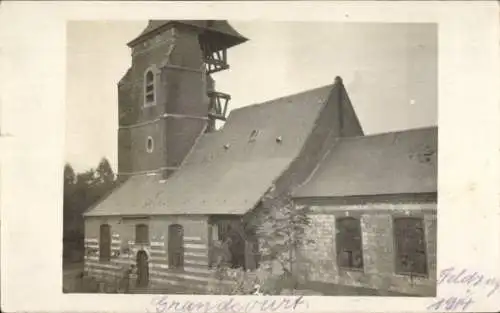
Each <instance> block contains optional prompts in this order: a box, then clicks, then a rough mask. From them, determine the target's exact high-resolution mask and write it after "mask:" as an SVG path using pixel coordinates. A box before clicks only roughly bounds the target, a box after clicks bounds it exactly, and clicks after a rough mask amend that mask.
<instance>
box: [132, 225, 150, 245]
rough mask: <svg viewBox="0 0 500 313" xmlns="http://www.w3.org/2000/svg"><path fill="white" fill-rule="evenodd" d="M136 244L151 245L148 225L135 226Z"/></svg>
mask: <svg viewBox="0 0 500 313" xmlns="http://www.w3.org/2000/svg"><path fill="white" fill-rule="evenodd" d="M135 243H136V244H149V229H148V225H145V224H139V225H136V226H135Z"/></svg>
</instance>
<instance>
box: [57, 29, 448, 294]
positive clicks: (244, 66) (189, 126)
mask: <svg viewBox="0 0 500 313" xmlns="http://www.w3.org/2000/svg"><path fill="white" fill-rule="evenodd" d="M66 36H67V37H66V58H67V59H66V70H67V74H66V75H67V83H66V130H65V158H66V159H65V162H66V165H65V167H64V199H63V216H61V218H62V219H63V255H62V257H63V260H62V266H63V269H62V273H63V277H62V280H63V286H62V287H63V292H64V293H130V294H137V293H139V294H191V295H197V294H201V295H303V296H308V295H316V296H381V297H401V296H403V297H435V296H436V284H437V283H436V276H437V274H436V263H437V261H436V260H437V194H438V187H437V186H438V184H437V181H438V177H437V176H438V175H437V172H438V171H437V169H438V158H437V156H438V151H437V150H438V125H437V124H438V123H437V120H438V119H437V112H438V110H437V108H438V39H437V38H438V28H437V24H434V23H341V22H315V21H310V22H285V21H283V22H278V21H276V22H274V21H237V20H235V21H232V20H154V19H153V20H149V21H147V20H145V21H116V20H113V21H104V20H102V21H68V22H67V31H66Z"/></svg>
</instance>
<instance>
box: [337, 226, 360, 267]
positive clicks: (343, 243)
mask: <svg viewBox="0 0 500 313" xmlns="http://www.w3.org/2000/svg"><path fill="white" fill-rule="evenodd" d="M336 226H337V236H336V244H337V259H338V265H339V267H340V268H346V269H356V270H362V269H363V243H362V239H361V222H360V220H359V219H356V218H352V217H344V218H338V219H337V220H336Z"/></svg>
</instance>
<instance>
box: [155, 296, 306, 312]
mask: <svg viewBox="0 0 500 313" xmlns="http://www.w3.org/2000/svg"><path fill="white" fill-rule="evenodd" d="M249 298H254V297H249ZM152 305H153V306H154V308H155V312H156V313H169V312H182V313H184V312H186V313H209V312H234V313H237V312H238V313H239V312H245V313H250V312H276V311H279V310H285V311H288V312H289V311H294V310H296V309H297V308H304V307H307V303H306V301H305V300H304V298H303V297H302V296H300V297H279V298H277V299H276V298H269V299H266V298H261V297H259V298H258V299H255V300H253V299H248V300H246V299H245V300H241V299H236V298H234V297H225V298H221V299H220V300H215V301H196V300H173V299H170V298H169V297H168V296H162V297H157V298H154V299H153V302H152Z"/></svg>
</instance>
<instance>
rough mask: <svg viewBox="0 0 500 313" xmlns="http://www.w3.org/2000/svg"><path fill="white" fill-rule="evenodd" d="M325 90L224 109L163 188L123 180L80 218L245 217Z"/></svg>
mask: <svg viewBox="0 0 500 313" xmlns="http://www.w3.org/2000/svg"><path fill="white" fill-rule="evenodd" d="M333 86H334V85H328V86H324V87H320V88H316V89H313V90H309V91H306V92H302V93H299V94H295V95H291V96H287V97H283V98H279V99H275V100H272V101H268V102H265V103H261V104H256V105H252V106H247V107H243V108H240V109H236V110H233V111H231V113H230V115H229V117H228V120H227V122H226V124H225V125H224V127H223V128H222V129H221V130H219V131H216V132H213V133H207V134H204V135H202V136H201V137H200V138H199V140H198V142H197V143H196V144H195V145H194V147H193V150H192V151H191V152H190V154H189V155H188V156H187V157H186V160H185V162H184V163H183V165H182V166H181V167H180V168H179V169H178V170H177V172H176V173H175V174H173V175H172V176H171V177H170V178H169V179H168V180H167V181H166V182H164V183H160V182H159V181H158V178H157V177H155V176H136V177H131V178H129V180H128V181H127V182H125V183H124V184H123V185H122V186H121V187H119V188H118V189H117V190H115V191H114V192H113V193H111V195H109V197H108V198H106V199H105V200H104V201H102V202H101V203H100V204H98V205H97V206H96V207H94V208H93V209H91V210H90V211H89V212H88V213H86V215H87V216H95V215H145V214H146V215H161V214H244V213H246V212H247V211H248V210H251V209H252V208H253V207H254V206H255V205H256V204H257V203H258V202H259V201H260V199H261V197H262V196H263V195H264V193H265V192H266V191H267V190H268V189H269V188H270V187H271V186H272V184H273V182H274V180H275V179H277V178H278V177H279V176H280V175H281V173H282V172H283V171H284V170H286V168H287V167H288V166H289V165H290V163H291V162H292V161H293V160H294V159H295V158H296V157H297V155H298V154H299V152H300V150H301V149H302V147H303V145H304V143H305V141H306V139H307V137H308V136H309V134H310V133H311V131H312V129H313V127H314V125H315V122H316V119H317V118H318V117H319V115H320V112H321V110H322V108H323V107H324V106H325V105H326V104H327V100H328V98H329V95H330V93H331V92H332V90H333ZM255 132H257V134H256V136H255V137H254V140H251V134H252V133H254V134H255ZM277 137H281V139H282V141H281V142H277V140H276V139H277ZM225 146H226V147H227V148H225Z"/></svg>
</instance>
